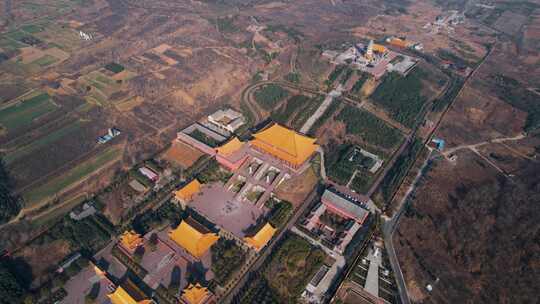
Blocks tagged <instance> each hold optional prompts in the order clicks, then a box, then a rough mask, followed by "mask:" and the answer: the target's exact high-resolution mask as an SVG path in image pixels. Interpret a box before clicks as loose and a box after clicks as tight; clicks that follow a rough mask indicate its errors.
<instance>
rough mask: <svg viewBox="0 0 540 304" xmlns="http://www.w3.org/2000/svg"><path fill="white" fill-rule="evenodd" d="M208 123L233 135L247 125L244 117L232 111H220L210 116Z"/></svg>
mask: <svg viewBox="0 0 540 304" xmlns="http://www.w3.org/2000/svg"><path fill="white" fill-rule="evenodd" d="M208 121H209V122H211V123H212V124H214V125H215V126H217V127H219V128H221V129H224V130H227V131H228V132H231V133H232V132H234V131H236V130H238V128H240V127H241V126H243V125H244V124H245V120H244V116H243V115H242V114H241V113H239V112H237V111H235V110H232V109H226V110H219V111H217V112H215V113H214V114H212V115H209V116H208Z"/></svg>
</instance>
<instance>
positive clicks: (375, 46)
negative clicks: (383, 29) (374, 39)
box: [373, 43, 386, 53]
mask: <svg viewBox="0 0 540 304" xmlns="http://www.w3.org/2000/svg"><path fill="white" fill-rule="evenodd" d="M373 50H374V51H375V52H379V53H384V52H386V47H385V46H384V45H381V44H376V43H374V44H373Z"/></svg>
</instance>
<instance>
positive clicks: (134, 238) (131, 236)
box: [120, 230, 144, 251]
mask: <svg viewBox="0 0 540 304" xmlns="http://www.w3.org/2000/svg"><path fill="white" fill-rule="evenodd" d="M143 242H144V240H143V238H142V237H141V235H140V234H138V233H136V232H135V231H133V230H130V231H125V232H124V233H123V234H122V235H121V236H120V244H121V245H122V247H124V248H126V249H127V250H130V251H133V250H135V249H136V248H137V247H139V246H140V245H142V244H143Z"/></svg>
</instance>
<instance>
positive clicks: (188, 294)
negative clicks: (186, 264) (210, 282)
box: [182, 283, 212, 304]
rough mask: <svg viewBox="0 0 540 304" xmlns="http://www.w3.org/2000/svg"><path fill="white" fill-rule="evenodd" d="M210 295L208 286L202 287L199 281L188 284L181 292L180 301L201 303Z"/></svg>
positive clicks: (189, 303)
mask: <svg viewBox="0 0 540 304" xmlns="http://www.w3.org/2000/svg"><path fill="white" fill-rule="evenodd" d="M211 297H212V294H211V293H210V291H208V288H206V287H202V286H201V285H200V284H199V283H197V284H195V285H193V284H189V285H188V287H186V289H184V291H183V292H182V301H183V302H184V303H186V304H203V303H207V302H208V300H210V298H211Z"/></svg>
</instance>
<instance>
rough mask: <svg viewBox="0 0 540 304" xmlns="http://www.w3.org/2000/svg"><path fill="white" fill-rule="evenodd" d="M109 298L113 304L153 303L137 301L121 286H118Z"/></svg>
mask: <svg viewBox="0 0 540 304" xmlns="http://www.w3.org/2000/svg"><path fill="white" fill-rule="evenodd" d="M107 296H108V297H109V299H110V300H111V303H112V304H150V303H151V302H152V301H151V300H142V301H136V300H135V299H133V298H132V297H131V296H130V295H129V293H127V291H126V290H125V289H124V288H122V287H121V286H118V288H116V290H115V291H114V292H113V293H111V294H109V295H107Z"/></svg>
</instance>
